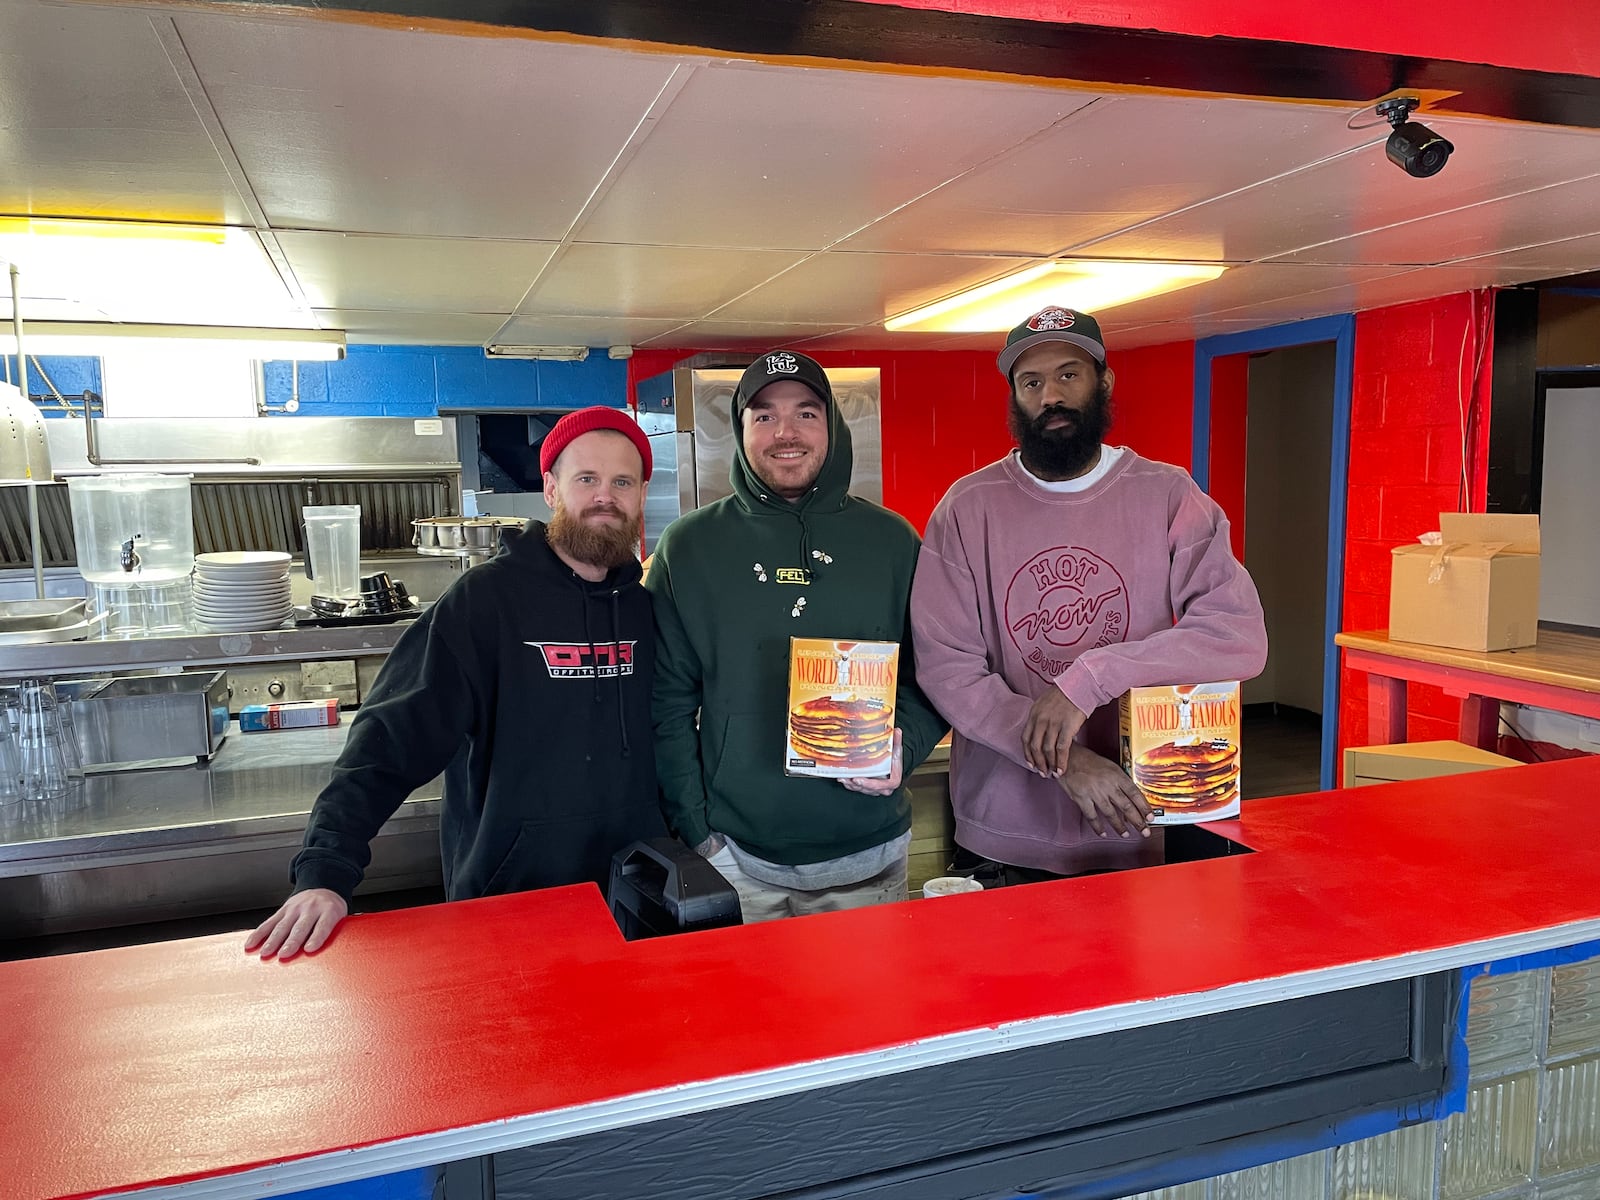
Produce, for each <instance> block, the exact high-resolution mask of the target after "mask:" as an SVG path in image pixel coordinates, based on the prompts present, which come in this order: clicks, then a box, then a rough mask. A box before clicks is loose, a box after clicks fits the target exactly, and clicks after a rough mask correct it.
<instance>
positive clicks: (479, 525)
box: [461, 517, 501, 550]
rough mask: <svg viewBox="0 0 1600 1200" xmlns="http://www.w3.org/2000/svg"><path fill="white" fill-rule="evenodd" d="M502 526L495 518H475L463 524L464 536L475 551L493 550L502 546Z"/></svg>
mask: <svg viewBox="0 0 1600 1200" xmlns="http://www.w3.org/2000/svg"><path fill="white" fill-rule="evenodd" d="M500 529H501V524H500V522H499V521H497V520H495V519H494V518H493V517H474V518H473V519H471V520H469V521H464V522H462V529H461V532H462V536H463V537H464V538H465V539H466V545H467V546H468V548H470V549H473V550H493V549H495V548H496V547H497V546H499V545H500Z"/></svg>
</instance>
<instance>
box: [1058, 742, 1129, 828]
mask: <svg viewBox="0 0 1600 1200" xmlns="http://www.w3.org/2000/svg"><path fill="white" fill-rule="evenodd" d="M1059 782H1060V784H1061V789H1062V790H1063V791H1064V792H1066V793H1067V795H1068V796H1070V797H1072V802H1073V803H1074V804H1076V805H1077V806H1078V808H1079V809H1080V810H1082V812H1083V815H1084V818H1085V819H1086V820H1087V821H1088V822H1089V828H1091V829H1093V830H1094V831H1095V832H1096V833H1098V834H1099V835H1100V836H1101V837H1105V836H1106V826H1107V825H1108V824H1109V825H1110V826H1111V828H1112V829H1114V830H1115V831H1116V833H1117V835H1118V836H1119V837H1127V836H1128V835H1129V834H1131V833H1135V832H1137V833H1138V834H1139V836H1140V837H1149V836H1150V827H1149V821H1150V806H1149V805H1148V804H1146V803H1145V799H1144V793H1143V792H1141V791H1140V790H1139V789H1138V788H1137V787H1136V786H1135V785H1134V782H1133V780H1131V779H1129V778H1128V776H1127V775H1126V773H1124V772H1123V770H1122V768H1120V767H1119V766H1117V764H1116V763H1114V762H1112V761H1111V760H1110V759H1108V758H1106V757H1104V756H1103V755H1099V754H1096V753H1095V752H1094V751H1093V750H1090V749H1089V748H1088V747H1086V746H1078V747H1075V748H1074V749H1073V751H1072V759H1071V761H1070V762H1069V763H1068V764H1067V773H1066V774H1065V775H1063V776H1062V777H1061V779H1060V780H1059Z"/></svg>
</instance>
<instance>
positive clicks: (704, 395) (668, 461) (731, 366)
mask: <svg viewBox="0 0 1600 1200" xmlns="http://www.w3.org/2000/svg"><path fill="white" fill-rule="evenodd" d="M751 361H753V360H752V359H748V358H745V359H740V358H737V357H730V356H727V355H709V354H702V355H697V356H696V357H694V358H690V359H685V360H684V361H683V362H681V363H679V364H678V365H677V366H676V367H674V368H673V369H672V370H671V371H666V372H663V373H662V374H660V375H655V376H652V377H651V378H649V379H645V380H641V381H640V382H639V384H638V385H637V388H636V389H635V395H636V397H637V399H638V404H639V411H638V420H639V425H640V426H641V427H642V428H643V429H644V431H645V433H646V435H648V437H649V438H650V452H651V454H652V455H653V456H654V459H655V471H654V474H653V475H652V476H651V479H650V491H649V493H648V494H647V496H646V500H645V506H644V543H645V553H646V554H647V555H648V554H653V553H654V552H655V548H656V542H657V541H658V540H659V539H660V537H661V531H662V530H663V529H665V528H666V527H667V525H668V524H669V523H671V522H672V521H673V520H674V519H675V518H676V517H678V516H679V515H680V514H682V513H686V512H688V511H689V510H691V509H694V508H700V507H703V506H704V505H707V504H710V503H711V502H712V501H713V500H719V499H721V498H722V497H723V496H726V495H728V494H729V493H730V492H732V490H733V488H732V485H731V484H730V483H729V481H728V473H729V470H730V468H731V467H732V465H733V456H734V437H735V430H734V427H733V392H734V388H735V387H737V386H738V383H739V376H740V375H742V374H743V373H744V368H745V367H746V366H748V365H749V363H750V362H751ZM827 375H828V383H829V385H830V386H831V387H832V388H833V398H834V402H835V403H836V404H837V405H838V406H839V412H840V414H841V415H842V416H843V417H844V419H845V422H846V423H847V424H848V425H849V427H850V440H851V442H852V444H853V446H854V458H855V465H854V468H853V469H852V471H851V473H850V491H851V493H852V494H854V495H857V496H861V497H862V498H864V499H867V500H872V501H874V502H875V503H878V504H882V503H883V435H882V432H881V430H880V427H879V409H880V406H881V401H882V389H881V378H880V373H879V369H878V368H877V367H829V368H827Z"/></svg>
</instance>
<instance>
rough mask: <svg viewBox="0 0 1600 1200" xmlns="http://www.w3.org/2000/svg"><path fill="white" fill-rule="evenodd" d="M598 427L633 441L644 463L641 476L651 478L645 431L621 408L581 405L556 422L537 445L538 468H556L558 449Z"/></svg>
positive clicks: (648, 442)
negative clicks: (613, 431) (582, 406)
mask: <svg viewBox="0 0 1600 1200" xmlns="http://www.w3.org/2000/svg"><path fill="white" fill-rule="evenodd" d="M597 429H614V430H616V432H618V433H620V434H622V435H623V436H625V437H626V438H627V439H628V440H629V441H631V442H632V443H633V448H634V449H635V450H637V451H638V452H639V458H640V460H641V461H642V463H643V464H644V476H643V478H645V479H647V480H648V479H649V478H650V468H651V466H652V465H653V464H652V463H651V461H650V439H649V438H647V437H645V435H644V430H642V429H640V428H639V424H638V422H637V421H632V420H630V419H629V418H628V415H627V414H626V413H625V412H623V411H622V410H621V409H620V408H600V407H598V406H596V407H594V408H580V409H579V410H578V411H577V412H570V413H568V414H567V415H566V416H564V417H562V418H561V420H559V421H557V422H556V424H555V428H554V429H552V430H551V431H550V432H549V433H547V434H545V437H544V441H543V442H542V443H540V445H539V470H540V471H542V472H545V473H547V474H548V473H549V472H550V471H553V470H554V469H555V465H556V459H557V458H559V457H561V452H562V451H563V450H565V449H566V448H567V443H568V442H570V441H572V439H573V438H577V437H582V436H583V435H584V434H586V433H593V432H594V431H595V430H597Z"/></svg>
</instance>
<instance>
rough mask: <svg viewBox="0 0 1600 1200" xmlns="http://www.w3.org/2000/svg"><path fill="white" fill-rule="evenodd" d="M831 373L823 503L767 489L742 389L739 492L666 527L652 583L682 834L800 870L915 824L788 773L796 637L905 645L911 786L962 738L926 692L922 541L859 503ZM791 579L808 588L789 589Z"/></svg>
mask: <svg viewBox="0 0 1600 1200" xmlns="http://www.w3.org/2000/svg"><path fill="white" fill-rule="evenodd" d="M795 357H797V358H798V357H799V356H795ZM812 365H813V364H810V363H809V362H808V363H807V366H812ZM816 376H817V378H818V379H820V380H821V383H820V387H819V386H818V384H817V383H815V382H813V381H812V380H809V379H808V380H806V382H808V383H811V384H812V386H813V389H814V390H823V389H826V390H827V394H826V395H824V396H823V400H824V401H825V402H826V404H827V409H828V454H827V457H826V459H825V461H824V463H823V467H822V471H821V473H820V474H819V475H818V477H817V481H816V484H815V485H814V486H813V487H812V489H811V491H810V492H809V493H807V494H806V495H805V496H803V497H802V498H800V499H799V500H796V501H792V502H791V501H787V500H784V499H782V498H781V497H779V496H776V495H773V494H771V493H770V491H769V490H768V488H767V486H766V485H765V484H764V483H762V481H761V479H760V477H759V476H757V474H756V473H755V471H754V470H753V469H752V468H751V466H750V463H749V461H748V459H747V458H746V457H745V451H744V442H743V438H742V437H741V436H738V429H739V416H738V414H739V413H740V412H741V410H742V407H743V405H744V403H745V401H746V400H747V399H748V397H746V396H745V395H743V393H742V392H740V393H736V394H735V396H734V414H735V419H734V426H735V438H734V444H735V447H736V457H735V460H734V463H733V467H732V469H731V471H730V472H729V474H730V476H731V479H732V483H733V495H731V496H727V497H724V498H723V499H721V500H718V501H716V502H715V503H712V504H709V505H707V506H706V507H705V508H701V509H696V510H695V511H693V512H690V513H685V514H684V515H683V516H682V517H679V518H678V519H677V520H676V521H674V522H673V523H672V524H671V525H670V526H668V527H667V530H666V532H665V533H664V534H663V535H662V537H661V541H660V543H659V545H658V546H657V547H656V552H655V556H654V558H652V559H651V563H650V573H649V576H648V580H647V583H646V587H647V588H648V590H649V591H650V593H651V595H652V597H653V599H654V602H655V617H656V679H655V704H654V708H655V728H656V773H657V777H658V779H659V781H660V785H661V791H662V804H663V808H664V810H665V812H666V815H667V820H668V822H669V823H670V824H671V825H672V827H673V828H674V830H675V831H676V832H677V834H678V836H680V837H681V838H682V839H683V840H684V841H685V842H687V843H688V844H689V845H691V846H698V845H699V844H700V843H701V842H703V841H705V840H706V838H707V837H709V836H710V835H711V833H713V832H716V833H720V834H725V835H727V836H729V837H731V838H733V840H734V841H736V842H737V843H738V844H739V845H740V846H741V847H742V848H744V849H745V850H748V851H749V852H750V853H751V854H754V855H756V856H757V857H759V858H763V859H766V860H767V861H768V862H774V863H782V864H784V865H789V866H795V865H800V864H803V863H816V862H826V861H828V860H830V859H835V858H841V857H843V856H845V855H847V854H855V853H857V852H859V851H862V850H867V849H870V848H871V847H873V846H879V845H882V844H883V843H885V842H888V841H890V840H892V839H894V838H896V837H898V836H899V835H900V834H902V833H904V832H905V831H906V830H907V829H908V828H909V827H910V824H911V806H910V802H909V800H908V799H907V796H906V790H905V788H904V787H902V788H900V789H899V790H898V791H896V792H895V793H894V794H892V795H889V796H867V795H862V794H861V793H858V792H853V791H850V790H849V789H847V788H845V787H842V786H841V785H840V784H839V783H837V782H836V781H834V780H831V779H815V778H798V777H792V776H788V775H785V774H784V770H783V764H784V740H785V725H786V718H785V709H786V699H787V694H788V680H789V639H790V638H791V637H822V638H836V639H848V640H859V641H887V642H899V643H900V677H899V688H898V691H897V694H896V698H895V706H896V707H895V723H896V725H897V726H898V727H899V728H900V730H901V731H902V737H903V761H904V772H905V775H906V776H907V777H909V776H910V774H911V771H912V769H913V768H914V767H916V766H917V765H919V764H920V763H921V762H922V760H923V759H925V758H926V757H927V756H928V753H929V752H930V751H931V750H932V749H933V747H934V745H935V744H936V743H937V742H938V740H939V739H940V738H941V737H943V736H944V734H945V731H946V729H947V726H946V724H945V722H944V719H943V718H942V717H940V716H939V715H938V713H936V712H935V711H934V709H933V706H932V705H931V704H929V703H928V701H927V698H926V697H924V696H923V694H922V692H921V690H919V689H918V687H917V686H916V681H915V675H914V664H913V661H912V658H913V656H912V652H911V622H910V620H909V617H908V606H909V603H910V597H911V577H912V573H913V571H914V570H915V567H916V562H917V551H918V547H919V545H920V539H918V537H917V533H916V530H914V529H913V528H912V527H911V525H910V524H909V523H908V522H907V521H906V520H905V519H904V518H903V517H901V516H899V515H898V514H896V513H892V512H890V511H889V510H888V509H886V508H883V507H881V506H879V505H877V504H873V503H872V502H871V501H868V500H862V499H859V498H857V497H855V496H851V495H849V494H848V488H849V484H850V469H851V465H852V462H853V456H852V453H851V445H850V429H849V426H848V425H846V424H845V422H844V420H843V418H842V417H841V416H840V415H839V411H838V406H837V405H836V404H835V403H834V401H833V395H832V390H831V389H830V388H828V386H827V382H826V377H825V376H823V375H822V373H821V371H820V369H818V370H817V371H816ZM760 382H762V383H763V384H764V382H767V381H760ZM756 390H759V389H758V388H752V394H753V393H754V391H756ZM780 572H781V573H783V574H782V578H784V579H790V578H800V577H804V578H807V579H809V582H808V583H804V584H792V583H787V582H779V579H780ZM794 573H800V574H794ZM697 712H698V713H699V723H698V727H697V725H696V721H695V714H696V713H697Z"/></svg>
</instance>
